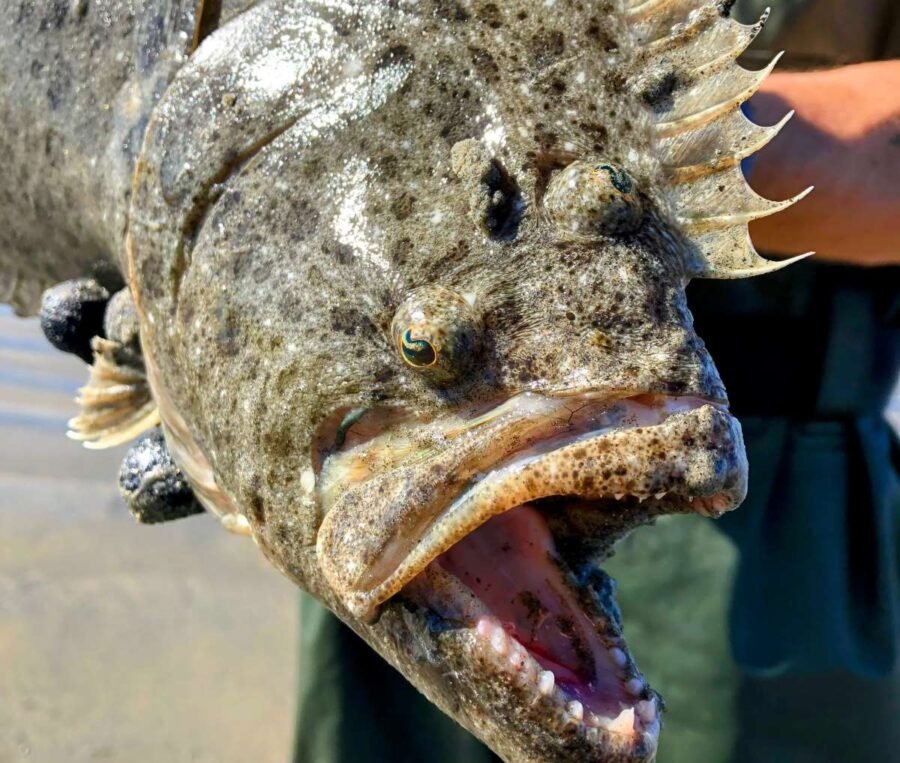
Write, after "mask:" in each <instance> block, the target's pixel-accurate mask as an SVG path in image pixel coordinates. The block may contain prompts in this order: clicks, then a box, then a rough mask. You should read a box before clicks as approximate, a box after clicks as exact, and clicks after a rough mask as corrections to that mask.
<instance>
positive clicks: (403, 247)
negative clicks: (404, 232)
mask: <svg viewBox="0 0 900 763" xmlns="http://www.w3.org/2000/svg"><path fill="white" fill-rule="evenodd" d="M412 249H413V244H412V241H410V240H409V239H408V238H401V239H400V240H399V241H395V242H393V244H391V246H390V250H389V256H390V258H391V262H392V263H394V264H395V265H397V266H398V267H399V266H402V265H404V264H406V261H407V259H408V258H409V254H410V252H412Z"/></svg>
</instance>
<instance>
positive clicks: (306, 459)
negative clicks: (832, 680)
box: [0, 0, 808, 763]
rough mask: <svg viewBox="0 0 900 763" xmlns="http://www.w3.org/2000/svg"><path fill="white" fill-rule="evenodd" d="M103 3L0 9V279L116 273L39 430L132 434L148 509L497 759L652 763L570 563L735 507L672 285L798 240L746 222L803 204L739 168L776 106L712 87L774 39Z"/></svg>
mask: <svg viewBox="0 0 900 763" xmlns="http://www.w3.org/2000/svg"><path fill="white" fill-rule="evenodd" d="M139 5H140V7H135V8H132V7H131V6H130V5H128V4H123V3H122V2H120V0H108V2H106V3H103V2H98V3H90V4H88V3H84V2H75V3H72V4H65V3H63V4H59V3H44V4H36V6H31V5H28V6H26V5H23V9H22V11H21V12H20V14H19V17H18V18H12V17H11V18H8V19H6V20H5V21H4V22H2V23H4V24H6V25H7V26H9V27H11V28H9V29H7V30H6V31H4V32H3V35H2V38H3V42H2V43H0V61H2V62H3V63H4V66H6V63H7V62H9V66H8V67H7V68H6V71H8V72H10V74H8V75H7V79H6V80H5V81H3V83H2V88H3V95H2V96H0V146H2V145H4V144H5V145H6V146H7V149H8V151H9V155H10V156H11V159H10V167H11V169H10V171H8V172H7V173H6V175H5V178H4V180H3V181H0V182H2V183H3V184H2V185H0V220H2V221H3V222H4V226H3V227H4V231H3V232H0V237H2V238H0V243H2V244H3V245H4V246H3V248H2V249H3V251H4V254H3V255H2V259H0V264H2V266H3V268H2V270H3V277H2V280H0V285H2V288H0V293H5V294H6V299H7V300H11V301H12V302H13V303H14V304H16V305H17V306H18V309H19V310H20V311H21V312H23V313H27V312H29V311H34V310H36V309H37V307H36V305H37V303H38V302H39V295H40V293H41V290H42V289H43V288H46V287H47V286H50V285H51V284H52V283H55V282H56V281H60V280H63V279H64V278H73V277H83V276H85V275H88V274H91V275H92V276H93V277H95V278H97V279H100V280H101V281H102V280H103V279H104V278H105V279H106V281H105V283H109V284H112V285H110V286H109V291H110V293H112V291H115V287H116V286H119V287H121V286H123V285H124V286H125V288H124V289H122V290H121V291H118V293H117V294H116V296H115V297H114V298H113V302H111V303H110V307H109V308H108V309H107V316H106V321H105V324H104V329H103V330H102V331H101V330H100V329H97V331H98V332H100V333H99V334H98V335H97V336H95V337H94V338H93V339H92V341H91V352H92V355H93V364H92V367H91V370H90V376H89V381H88V383H87V385H86V387H85V389H84V390H83V391H82V393H81V395H80V405H81V413H80V414H79V416H77V417H75V418H74V419H73V421H72V422H71V429H72V431H71V433H70V434H71V436H73V437H74V438H75V439H78V440H81V441H83V442H84V443H85V444H86V445H87V446H89V447H107V446H110V445H113V444H119V443H121V442H128V441H131V440H133V439H134V438H135V437H136V436H138V435H139V434H140V433H142V432H145V431H149V432H150V435H148V437H151V438H153V439H152V440H146V439H144V440H142V441H141V443H142V444H141V445H140V446H139V447H142V448H145V449H149V450H148V451H147V452H150V451H153V449H154V448H155V449H157V450H158V449H159V448H163V447H164V448H165V449H166V453H165V457H166V458H167V459H168V460H169V462H171V463H172V464H173V465H174V466H175V467H177V468H178V469H179V470H180V471H181V473H182V474H183V475H184V480H182V481H181V482H180V483H179V488H178V490H179V495H180V496H181V498H180V499H179V500H182V501H183V503H184V505H187V506H189V508H188V509H187V510H186V511H185V513H196V512H197V511H199V508H198V502H199V506H202V507H203V508H205V510H206V511H207V512H208V513H210V514H213V515H215V516H216V517H218V518H219V519H220V520H221V522H222V524H223V526H225V527H226V528H227V529H230V530H233V531H236V532H239V533H243V534H246V535H248V536H250V537H252V539H253V541H254V542H255V543H256V545H257V546H258V547H259V549H260V550H261V551H262V553H263V554H264V555H265V556H266V558H267V559H268V560H269V561H270V562H271V563H272V565H273V566H274V567H276V568H277V569H278V570H280V571H281V572H282V573H283V574H284V575H286V576H287V577H288V578H290V579H291V580H292V581H293V582H294V583H296V584H297V585H298V586H299V587H301V588H302V589H304V590H306V591H308V592H309V593H310V594H312V595H313V596H314V597H315V598H316V599H318V600H319V601H320V602H322V603H323V604H324V605H325V606H326V607H328V608H329V609H330V610H331V611H333V612H334V613H335V614H336V615H337V616H338V617H340V618H341V619H342V620H343V621H344V622H345V623H346V624H347V625H348V626H349V627H351V628H352V629H353V630H354V631H355V632H356V633H358V634H359V635H360V636H361V637H362V638H363V639H364V640H365V641H366V642H367V643H368V644H369V645H370V646H372V647H373V648H374V649H375V650H376V651H377V652H378V653H379V654H380V655H381V656H382V657H383V658H384V659H385V660H386V661H387V662H389V663H390V664H391V665H393V666H394V667H395V668H396V669H397V670H399V671H400V672H401V673H402V674H403V675H404V676H405V677H406V679H408V680H409V681H410V682H411V683H412V684H413V685H414V686H416V687H417V688H418V689H419V690H420V691H421V692H422V693H423V694H424V695H425V696H426V697H427V698H428V699H429V700H430V701H431V702H433V703H434V704H435V705H436V706H437V707H438V708H440V709H441V710H442V711H443V712H445V713H446V714H447V715H449V716H450V717H452V718H453V719H455V720H456V721H457V722H458V723H459V724H461V725H462V726H463V727H464V728H466V729H468V730H469V731H470V732H472V733H473V734H474V735H475V736H477V737H478V738H480V739H481V740H482V741H483V742H484V743H485V744H487V745H488V746H489V747H490V748H491V749H492V750H493V751H494V752H496V753H497V755H499V756H500V757H501V758H502V759H504V760H505V761H509V762H510V763H549V762H550V761H561V762H564V761H597V762H598V763H624V762H625V761H628V762H629V763H644V762H646V761H650V760H652V759H653V758H654V757H655V754H656V750H657V747H658V740H659V735H660V731H661V727H662V717H661V713H662V710H663V702H662V698H661V697H660V696H659V695H658V693H657V692H655V691H654V690H653V689H652V688H651V686H650V685H649V683H648V682H647V680H646V679H645V677H644V676H643V674H642V673H641V672H640V670H639V668H638V666H637V665H636V663H635V660H634V658H633V657H632V655H631V653H630V652H629V650H628V646H627V642H626V640H625V637H624V633H623V623H622V619H621V616H620V613H619V611H618V607H617V606H616V604H615V599H614V589H615V583H614V581H612V579H611V578H610V577H609V576H608V575H606V573H604V572H603V570H602V567H601V565H602V563H603V561H604V559H606V558H607V557H608V556H609V555H610V554H611V553H613V550H614V547H615V544H616V543H617V542H618V541H619V540H620V539H622V538H623V537H625V536H626V535H627V534H629V533H630V532H632V531H633V530H635V529H636V528H638V527H640V526H643V525H647V524H652V523H653V521H654V519H655V518H657V517H659V516H661V515H664V514H701V515H704V516H708V517H713V518H715V517H718V516H721V515H722V514H723V513H725V512H727V511H731V510H733V509H735V508H737V507H738V506H739V505H740V503H741V501H742V500H743V499H744V497H745V494H746V489H747V468H748V467H747V462H746V456H745V452H744V446H743V440H742V435H741V429H740V424H739V423H738V421H737V420H736V419H735V418H734V417H733V416H732V415H731V413H730V412H729V409H728V398H727V394H726V390H725V389H724V386H723V384H722V382H721V379H720V378H719V376H718V373H717V371H716V369H715V365H714V363H713V360H712V358H711V357H710V356H709V354H708V352H707V350H706V348H705V346H704V344H703V342H702V340H701V338H700V337H698V336H697V334H696V332H695V331H694V328H693V322H692V318H691V315H690V311H689V309H688V305H687V300H686V296H685V287H686V286H687V284H688V282H689V281H690V280H691V279H694V278H743V277H749V276H756V275H764V274H766V273H769V272H772V271H774V270H777V269H779V268H782V267H785V266H787V265H789V264H791V263H793V262H796V261H797V260H799V259H801V258H802V257H805V256H808V255H800V256H798V257H794V258H789V259H784V260H768V259H766V258H764V257H762V256H760V255H759V254H758V253H757V252H756V251H755V249H754V248H753V245H752V243H751V241H750V238H749V233H748V223H749V222H751V221H752V220H754V219H757V218H759V217H762V216H765V215H769V214H773V213H775V212H778V211H780V210H781V209H784V208H785V207H787V206H789V205H790V204H792V203H795V202H796V201H798V200H799V199H800V198H802V197H803V195H805V193H806V192H804V194H801V195H799V196H798V197H795V198H793V199H789V200H787V201H782V202H772V201H768V200H766V199H763V198H761V197H760V196H758V195H757V194H756V193H755V192H753V191H752V190H751V189H750V187H749V186H748V185H747V183H746V182H745V180H744V178H743V175H742V172H741V161H742V160H743V159H745V158H747V157H749V156H750V155H751V154H753V153H754V152H755V151H757V150H758V149H760V148H761V147H763V146H764V145H765V144H766V143H767V142H768V141H770V140H771V139H772V138H773V137H774V136H775V135H776V134H777V133H778V132H779V130H780V129H781V128H782V127H783V126H784V124H785V123H786V121H787V119H788V118H789V117H790V115H788V116H787V117H786V118H785V120H783V121H782V122H781V123H779V124H778V125H775V126H772V127H759V126H756V125H754V124H753V123H752V122H751V121H750V120H749V119H748V118H747V117H746V116H745V115H744V113H743V111H742V109H741V105H742V104H743V103H744V102H745V101H746V100H747V99H748V98H749V97H750V96H751V95H752V94H753V93H754V92H755V91H756V89H757V88H758V87H759V86H760V84H761V83H762V81H763V80H764V78H765V77H766V76H767V74H768V73H769V72H770V71H771V69H772V68H773V67H774V65H775V63H776V61H773V62H772V64H770V65H769V66H768V67H766V68H764V69H763V70H761V71H747V70H745V69H743V68H741V67H740V66H739V65H738V64H737V63H736V59H737V57H738V56H739V55H740V54H741V53H742V51H743V50H744V49H745V48H746V47H747V46H749V45H750V43H751V42H752V41H753V39H754V37H755V36H756V35H757V33H758V32H759V30H760V28H761V26H762V24H763V23H764V21H765V17H764V18H763V19H761V20H760V22H759V23H757V24H754V25H750V26H747V25H742V24H739V23H738V22H736V21H735V20H734V19H733V18H732V17H731V12H730V11H731V6H732V3H731V2H724V1H720V2H709V1H707V0H594V1H593V2H584V1H583V0H509V1H508V2H503V3H492V2H480V1H475V0H375V1H371V2H358V1H355V0H308V1H304V2H299V1H298V2H286V1H285V0H269V1H262V2H249V1H245V2H227V1H223V2H220V3H200V4H199V5H198V4H195V3H179V2H176V1H174V0H171V1H169V2H152V3H145V4H139ZM29 9H30V10H29ZM115 11H119V13H115ZM117 25H121V26H122V27H123V28H122V29H119V28H118V26H117ZM63 43H65V44H63ZM100 43H104V44H100ZM23 47H24V48H27V49H28V50H29V51H31V52H32V53H33V54H34V55H37V54H40V56H42V58H41V57H38V58H33V56H23V55H21V49H22V48H23ZM88 50H91V51H94V52H95V55H100V56H107V57H108V59H109V60H110V61H117V62H118V64H117V65H116V66H112V67H111V68H110V69H109V70H106V69H104V70H102V71H101V69H100V68H99V67H97V65H96V63H95V62H92V61H93V59H91V57H90V56H89V55H88V53H87V51H88ZM97 51H99V52H97ZM32 58H33V60H35V61H37V62H38V63H39V64H41V62H47V64H46V68H45V67H44V65H39V66H38V67H37V71H36V72H35V71H33V70H32V71H29V70H28V69H27V67H28V66H30V65H31V64H30V62H31V60H32ZM60 72H62V74H61V73H60ZM76 74H77V75H78V76H79V77H80V78H81V79H79V80H78V82H77V83H76V82H75V81H73V77H74V75H76ZM66 77H68V78H69V79H68V80H67V79H66ZM10 83H13V84H10ZM23 104H24V105H23ZM35 115H36V116H35ZM23 178H24V179H23ZM23 184H24V186H25V187H27V188H29V189H30V190H29V194H31V195H30V197H29V199H30V201H29V200H26V203H23V200H22V194H19V193H15V192H14V188H15V187H22V185H23ZM35 199H37V200H38V201H42V202H43V204H42V205H36V204H35V203H34V200H35ZM38 207H40V210H39V211H40V214H38V213H37V212H36V211H35V210H36V209H38ZM39 221H43V224H39ZM117 277H118V278H119V279H120V282H119V283H118V284H116V283H115V282H116V278H117ZM45 299H46V298H45ZM54 309H55V310H56V311H57V313H58V314H62V313H60V312H59V311H60V309H61V308H59V306H58V305H57V307H55V308H54ZM63 312H65V311H63ZM66 315H68V313H66ZM157 426H160V427H161V434H162V435H164V439H163V437H161V436H160V430H157V429H155V427H157ZM154 452H155V451H154ZM127 460H128V459H126V461H127ZM140 460H141V459H139V458H133V459H132V461H131V466H130V467H129V469H131V470H132V472H130V474H131V477H133V476H134V473H133V472H134V469H136V468H137V467H135V466H134V464H136V463H138V462H139V461H140ZM144 460H146V459H144ZM167 463H168V462H167ZM138 476H139V475H138ZM131 477H129V479H131ZM139 481H140V480H139V479H138V480H137V481H136V482H135V481H134V480H132V482H133V484H134V485H136V484H138V483H139ZM129 484H132V483H131V482H130V483H129ZM185 485H188V486H189V488H190V491H189V492H191V491H192V493H193V496H195V498H196V502H195V501H194V500H193V498H191V497H190V495H188V497H187V498H186V497H185ZM129 489H130V488H129ZM135 489H136V488H135ZM145 499H146V496H143V498H142V499H141V500H145ZM142 505H143V506H145V508H143V509H141V511H142V512H143V514H144V515H145V516H151V515H154V513H153V510H152V507H151V508H146V504H142ZM169 518H170V517H169Z"/></svg>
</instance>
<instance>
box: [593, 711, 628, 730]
mask: <svg viewBox="0 0 900 763" xmlns="http://www.w3.org/2000/svg"><path fill="white" fill-rule="evenodd" d="M599 718H600V726H601V727H602V728H604V729H606V730H607V731H611V732H613V733H614V734H630V733H631V732H633V731H634V708H633V707H626V708H625V709H624V710H623V711H622V712H621V713H619V714H618V715H617V716H616V717H615V718H605V717H603V716H602V715H601V716H599Z"/></svg>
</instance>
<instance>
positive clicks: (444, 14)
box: [435, 0, 469, 21]
mask: <svg viewBox="0 0 900 763" xmlns="http://www.w3.org/2000/svg"><path fill="white" fill-rule="evenodd" d="M435 14H436V15H437V17H438V18H442V19H445V20H447V21H468V20H469V12H468V11H467V10H466V9H465V8H463V7H462V5H461V4H460V3H458V2H454V1H453V0H437V2H436V3H435Z"/></svg>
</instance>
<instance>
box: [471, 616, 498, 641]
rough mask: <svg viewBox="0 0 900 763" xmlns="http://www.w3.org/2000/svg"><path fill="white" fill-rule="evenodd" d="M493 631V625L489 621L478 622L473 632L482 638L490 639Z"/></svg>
mask: <svg viewBox="0 0 900 763" xmlns="http://www.w3.org/2000/svg"><path fill="white" fill-rule="evenodd" d="M493 630H494V624H493V623H492V622H491V621H490V620H479V621H478V625H476V626H475V632H476V633H477V634H478V635H479V636H481V637H482V638H490V636H491V633H492V632H493Z"/></svg>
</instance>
